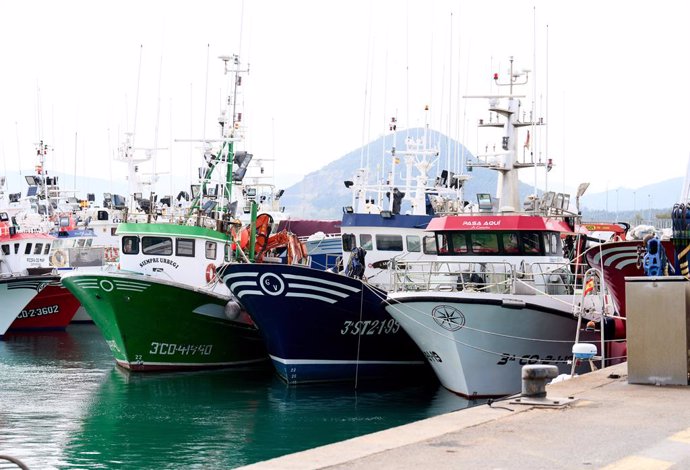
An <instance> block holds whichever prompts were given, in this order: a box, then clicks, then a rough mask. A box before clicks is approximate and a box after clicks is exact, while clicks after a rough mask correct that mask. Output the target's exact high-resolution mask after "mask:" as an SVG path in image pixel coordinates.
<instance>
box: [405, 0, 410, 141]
mask: <svg viewBox="0 0 690 470" xmlns="http://www.w3.org/2000/svg"><path fill="white" fill-rule="evenodd" d="M405 107H406V108H405V128H406V129H407V131H406V134H405V137H409V132H410V131H409V129H410V0H406V1H405Z"/></svg>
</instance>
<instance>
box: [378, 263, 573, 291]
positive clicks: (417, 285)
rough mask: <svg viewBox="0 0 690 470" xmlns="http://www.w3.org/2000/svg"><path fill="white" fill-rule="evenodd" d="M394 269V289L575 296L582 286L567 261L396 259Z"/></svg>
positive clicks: (392, 272) (392, 265)
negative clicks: (402, 260)
mask: <svg viewBox="0 0 690 470" xmlns="http://www.w3.org/2000/svg"><path fill="white" fill-rule="evenodd" d="M390 268H391V278H392V281H391V288H392V290H393V291H394V292H400V291H442V292H460V291H465V292H487V293H495V294H517V295H572V294H573V293H575V292H576V291H577V290H578V289H581V287H582V286H581V280H578V276H575V275H574V273H573V270H572V269H571V264H570V263H567V262H563V263H557V262H556V263H553V262H540V263H525V262H521V263H519V264H517V265H515V264H511V263H509V262H506V261H495V262H493V261H492V262H476V261H463V262H458V261H405V262H400V261H397V262H395V261H394V262H392V263H391V265H390Z"/></svg>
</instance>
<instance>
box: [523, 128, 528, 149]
mask: <svg viewBox="0 0 690 470" xmlns="http://www.w3.org/2000/svg"><path fill="white" fill-rule="evenodd" d="M523 147H525V148H526V149H528V148H529V131H527V138H526V139H525V145H524V146H523Z"/></svg>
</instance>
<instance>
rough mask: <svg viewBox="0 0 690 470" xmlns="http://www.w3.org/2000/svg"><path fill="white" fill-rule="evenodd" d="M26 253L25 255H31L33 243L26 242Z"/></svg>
mask: <svg viewBox="0 0 690 470" xmlns="http://www.w3.org/2000/svg"><path fill="white" fill-rule="evenodd" d="M24 254H25V255H30V254H31V243H27V244H26V248H25V249H24Z"/></svg>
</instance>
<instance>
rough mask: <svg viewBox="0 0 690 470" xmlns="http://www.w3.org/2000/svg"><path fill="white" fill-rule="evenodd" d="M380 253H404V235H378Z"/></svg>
mask: <svg viewBox="0 0 690 470" xmlns="http://www.w3.org/2000/svg"><path fill="white" fill-rule="evenodd" d="M376 249H377V250H379V251H403V242H402V235H376Z"/></svg>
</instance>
